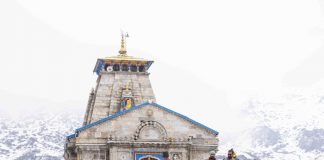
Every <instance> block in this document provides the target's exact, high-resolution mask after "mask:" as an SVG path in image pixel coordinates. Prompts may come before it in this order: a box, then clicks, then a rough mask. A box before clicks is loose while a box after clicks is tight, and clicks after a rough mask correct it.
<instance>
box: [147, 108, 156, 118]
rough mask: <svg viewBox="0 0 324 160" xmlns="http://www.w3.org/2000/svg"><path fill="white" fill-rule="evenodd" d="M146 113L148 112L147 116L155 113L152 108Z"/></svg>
mask: <svg viewBox="0 0 324 160" xmlns="http://www.w3.org/2000/svg"><path fill="white" fill-rule="evenodd" d="M146 114H147V116H149V117H152V116H153V114H154V112H153V110H152V109H148V110H147V111H146Z"/></svg>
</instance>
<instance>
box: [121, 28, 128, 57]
mask: <svg viewBox="0 0 324 160" xmlns="http://www.w3.org/2000/svg"><path fill="white" fill-rule="evenodd" d="M127 36H128V34H126V37H127ZM126 53H127V51H126V48H125V40H124V33H122V39H121V46H120V50H119V55H121V56H127V54H126Z"/></svg>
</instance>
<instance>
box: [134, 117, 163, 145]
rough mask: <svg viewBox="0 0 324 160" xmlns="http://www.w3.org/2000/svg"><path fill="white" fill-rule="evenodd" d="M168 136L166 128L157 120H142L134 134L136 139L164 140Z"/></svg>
mask: <svg viewBox="0 0 324 160" xmlns="http://www.w3.org/2000/svg"><path fill="white" fill-rule="evenodd" d="M166 137H167V132H166V130H165V128H164V127H163V126H162V125H161V124H160V123H158V122H156V121H141V124H140V125H139V126H138V127H137V129H136V131H135V134H134V140H138V139H141V140H164V139H165V138H166Z"/></svg>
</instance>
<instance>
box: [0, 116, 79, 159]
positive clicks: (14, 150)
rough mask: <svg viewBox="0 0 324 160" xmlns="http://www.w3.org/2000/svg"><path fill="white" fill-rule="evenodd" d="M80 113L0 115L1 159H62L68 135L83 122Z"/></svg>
mask: <svg viewBox="0 0 324 160" xmlns="http://www.w3.org/2000/svg"><path fill="white" fill-rule="evenodd" d="M80 117H81V115H80V114H79V115H76V114H75V115H71V114H66V113H62V114H49V113H47V114H41V115H39V116H37V117H35V116H22V117H21V118H19V119H12V118H9V117H1V118H0V129H1V130H0V159H17V160H28V159H50V160H52V159H53V160H57V159H62V155H63V152H62V151H63V148H64V141H65V136H66V135H68V134H70V133H71V131H72V130H73V129H75V128H76V126H80Z"/></svg>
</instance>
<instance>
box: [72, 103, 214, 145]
mask: <svg viewBox="0 0 324 160" xmlns="http://www.w3.org/2000/svg"><path fill="white" fill-rule="evenodd" d="M146 105H152V106H155V107H158V108H160V109H162V110H165V111H167V112H169V113H171V114H174V115H176V116H179V117H181V118H183V119H185V120H187V121H189V122H190V123H193V124H196V125H198V126H200V127H202V128H204V129H206V130H207V131H210V132H211V133H213V134H215V135H218V132H217V131H216V130H214V129H211V128H209V127H207V126H205V125H203V124H201V123H199V122H196V121H195V120H192V119H191V118H189V117H187V116H184V115H182V114H180V113H178V112H175V111H173V110H171V109H168V108H166V107H163V106H161V105H159V104H157V103H150V102H145V103H143V104H140V105H138V106H135V107H132V108H130V109H128V110H125V111H121V112H117V113H115V114H113V115H111V116H108V117H106V118H103V119H101V120H99V121H96V122H93V123H90V124H88V125H85V126H83V127H80V128H78V129H76V130H75V133H74V134H72V135H69V136H67V137H66V138H67V139H68V140H70V139H72V138H75V137H76V134H77V133H79V132H81V131H83V130H85V129H88V128H90V127H92V126H95V125H98V124H101V123H103V122H106V121H108V120H110V119H113V118H116V117H119V116H121V115H124V114H126V113H128V112H131V111H133V110H136V109H139V108H142V107H144V106H146Z"/></svg>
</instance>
